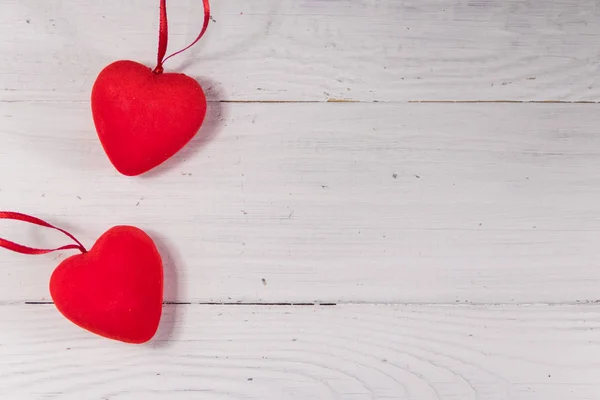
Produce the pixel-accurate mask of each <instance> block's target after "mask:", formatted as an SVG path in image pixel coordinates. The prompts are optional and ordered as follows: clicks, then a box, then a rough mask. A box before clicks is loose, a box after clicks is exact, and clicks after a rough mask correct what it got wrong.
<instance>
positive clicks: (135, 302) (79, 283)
mask: <svg viewBox="0 0 600 400" xmlns="http://www.w3.org/2000/svg"><path fill="white" fill-rule="evenodd" d="M50 294H51V296H52V299H53V300H54V304H55V305H56V307H57V308H58V310H59V311H60V312H61V313H62V314H63V315H64V316H65V317H66V318H67V319H69V320H70V321H72V322H73V323H75V324H76V325H78V326H80V327H82V328H84V329H87V330H89V331H91V332H93V333H96V334H98V335H101V336H104V337H107V338H110V339H116V340H120V341H123V342H127V343H144V342H146V341H148V340H150V339H151V338H152V337H153V336H154V334H155V333H156V330H157V328H158V324H159V321H160V316H161V312H162V301H163V268H162V260H161V258H160V254H159V253H158V250H157V248H156V246H155V244H154V242H153V241H152V239H151V238H150V236H148V235H147V234H146V233H144V231H142V230H140V229H138V228H135V227H132V226H116V227H113V228H111V229H109V230H108V231H106V232H105V233H104V234H103V235H102V236H100V238H99V239H98V240H97V241H96V243H95V244H94V246H93V247H92V248H91V250H90V251H89V252H87V253H84V254H78V255H75V256H71V257H69V258H67V259H66V260H64V261H63V262H62V263H60V265H59V266H58V267H57V268H56V269H55V270H54V272H53V274H52V277H51V278H50Z"/></svg>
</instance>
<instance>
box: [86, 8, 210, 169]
mask: <svg viewBox="0 0 600 400" xmlns="http://www.w3.org/2000/svg"><path fill="white" fill-rule="evenodd" d="M203 1H204V25H203V27H202V30H201V32H200V35H199V36H198V37H197V38H196V40H195V41H194V42H193V43H192V44H190V45H189V46H187V47H186V48H184V49H183V50H180V51H178V52H176V53H173V54H171V55H170V56H168V57H166V58H165V54H166V50H167V43H168V24H167V11H166V0H161V2H160V32H159V45H158V57H157V66H156V67H155V68H154V69H153V70H152V69H151V68H149V67H147V66H144V65H142V64H140V63H137V62H134V61H129V60H122V61H116V62H114V63H112V64H110V65H108V66H107V67H105V68H104V69H103V70H102V71H101V72H100V74H99V75H98V77H97V78H96V82H95V83H94V85H93V87H92V95H91V107H92V116H93V120H94V125H95V127H96V132H97V134H98V138H99V139H100V143H101V144H102V147H103V148H104V151H105V153H106V155H107V156H108V158H109V160H110V161H111V163H112V164H113V166H114V167H115V168H116V169H117V171H119V172H120V173H122V174H123V175H127V176H134V175H140V174H143V173H144V172H147V171H149V170H151V169H153V168H155V167H157V166H158V165H160V164H162V163H163V162H165V161H166V160H167V159H169V158H171V157H172V156H173V155H175V154H176V153H177V152H178V151H179V150H181V149H182V148H183V147H184V146H185V145H186V144H187V143H188V142H189V141H190V140H191V139H192V138H193V137H194V136H195V135H196V133H197V132H198V130H199V129H200V127H201V125H202V122H203V121H204V118H205V116H206V108H207V107H206V96H205V94H204V91H203V90H202V87H201V86H200V84H199V83H198V82H197V81H196V80H194V79H192V78H190V77H189V76H187V75H184V74H181V73H164V70H163V64H164V62H165V61H167V60H168V59H169V58H171V57H173V56H174V55H177V54H179V53H181V52H183V51H185V50H187V49H189V48H190V47H192V46H193V45H194V44H196V43H197V42H198V41H199V40H200V38H201V37H202V36H203V35H204V33H205V32H206V29H207V28H208V22H209V19H210V8H209V3H208V0H203Z"/></svg>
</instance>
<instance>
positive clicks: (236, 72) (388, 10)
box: [0, 0, 600, 101]
mask: <svg viewBox="0 0 600 400" xmlns="http://www.w3.org/2000/svg"><path fill="white" fill-rule="evenodd" d="M201 3H202V2H201V1H199V0H186V1H177V2H171V3H170V4H169V7H170V8H169V13H170V14H169V15H170V18H171V26H170V28H171V33H172V37H171V49H172V50H175V49H179V48H182V47H184V46H185V45H186V44H187V43H189V42H191V41H192V39H193V38H194V37H195V36H196V35H197V33H198V30H199V28H200V21H201V15H202V13H201ZM212 7H213V12H212V14H213V19H214V21H215V22H214V23H212V25H211V26H210V29H209V31H208V34H207V36H206V38H205V39H203V41H202V43H201V44H200V45H198V46H197V47H195V48H194V49H193V50H192V51H190V52H188V53H186V54H184V55H182V56H180V57H178V58H176V59H173V60H172V61H169V63H168V64H167V68H173V69H176V70H177V71H183V72H185V73H187V74H189V75H192V76H196V77H202V79H203V83H204V84H205V88H206V89H207V90H208V91H209V96H210V97H211V98H216V99H220V100H284V101H290V100H294V101H298V100H302V101H305V100H310V101H325V100H327V99H350V100H355V101H374V100H378V101H406V100H524V101H529V100H541V101H544V100H564V101H599V100H600V73H599V72H600V70H599V66H600V61H599V60H600V58H599V57H598V56H599V53H598V48H599V45H600V24H598V20H599V18H600V9H599V8H598V3H597V1H596V0H581V1H565V0H550V1H521V0H510V1H492V0H481V1H470V0H469V1H468V0H451V1H439V0H424V1H395V0H385V1H383V0H382V1H374V0H360V1H355V0H343V1H329V0H299V1H289V0H255V1H247V0H220V1H214V2H213V4H212ZM157 24H158V7H154V6H152V5H150V4H149V3H148V2H147V1H143V0H135V1H127V2H122V1H120V0H106V1H96V0H68V1H67V0H45V1H39V0H3V1H2V4H1V5H0V52H1V53H2V55H3V62H2V63H0V101H7V100H8V101H30V100H62V101H74V100H77V101H87V100H88V99H89V93H90V89H91V86H92V84H93V82H94V80H95V78H96V76H97V74H98V72H99V71H100V70H101V69H102V68H103V67H104V66H106V65H107V64H108V63H110V62H112V61H116V60H118V59H124V58H125V59H133V60H136V61H139V62H144V63H147V64H148V65H151V64H152V63H154V62H155V61H154V60H155V54H156V40H157V39H156V37H157Z"/></svg>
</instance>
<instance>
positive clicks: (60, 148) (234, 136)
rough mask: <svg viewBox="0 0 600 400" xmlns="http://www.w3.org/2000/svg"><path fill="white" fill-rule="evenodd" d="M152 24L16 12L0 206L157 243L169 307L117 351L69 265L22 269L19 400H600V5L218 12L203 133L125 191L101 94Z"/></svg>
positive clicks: (294, 7)
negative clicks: (68, 278)
mask: <svg viewBox="0 0 600 400" xmlns="http://www.w3.org/2000/svg"><path fill="white" fill-rule="evenodd" d="M150 3H152V4H150ZM154 3H156V5H155V4H154ZM157 8H158V1H154V2H148V1H146V0H131V1H128V2H122V1H120V0H105V1H97V0H45V1H39V0H0V54H2V62H0V209H5V210H15V211H20V212H25V213H29V214H32V215H36V216H39V217H41V218H44V219H47V220H49V221H51V222H52V223H55V224H57V225H60V226H62V227H65V228H67V229H69V230H70V231H72V232H73V233H74V234H75V235H76V236H78V237H79V238H80V239H81V240H82V241H84V243H86V244H87V245H91V244H92V243H93V242H94V240H95V239H96V238H97V237H98V236H99V235H100V234H101V233H103V232H104V231H105V230H106V229H108V228H109V227H110V226H113V225H116V224H125V223H126V224H134V225H137V226H139V227H141V228H143V229H145V230H146V231H148V232H149V233H150V234H151V235H152V236H153V238H154V239H155V240H156V241H157V243H158V245H159V248H160V251H161V254H162V255H163V258H164V259H165V264H166V265H165V267H166V300H167V301H168V303H169V304H165V307H164V317H163V321H162V324H161V327H160V330H159V333H158V335H157V337H156V338H155V339H154V340H153V341H152V342H150V343H148V344H146V345H141V346H132V345H125V344H121V343H118V342H112V341H108V340H106V339H102V338H99V337H96V336H93V335H91V334H88V333H87V332H85V331H82V330H80V329H79V328H77V327H75V326H73V325H72V324H70V323H69V322H68V321H66V320H65V319H64V318H62V317H61V316H60V314H59V313H58V312H57V311H56V309H55V308H54V306H53V305H52V304H46V303H48V302H49V294H48V279H49V276H50V274H51V272H52V270H53V268H54V267H55V266H56V265H57V263H58V262H59V261H60V260H61V259H62V258H64V257H66V256H67V255H68V254H69V253H68V252H65V253H57V254H52V255H47V256H39V257H31V256H22V255H17V254H12V253H10V252H7V251H1V252H0V397H1V398H2V399H18V400H20V399H36V400H37V399H40V400H42V399H77V400H79V399H105V400H122V399H133V400H139V399H144V400H146V399H149V400H152V399H160V400H163V399H165V400H166V399H173V400H180V399H274V400H286V399H302V400H304V399H417V400H429V399H444V400H451V399H461V400H462V399H485V400H499V399H518V400H521V399H539V400H547V399H560V400H563V399H588V400H589V399H599V398H600V301H599V300H598V299H600V134H599V132H598V131H599V128H600V112H599V111H600V107H599V105H598V102H599V101H600V3H599V2H598V1H596V0H548V1H523V0H509V1H493V0H477V1H475V0H419V1H416V0H415V1H411V0H406V1H399V0H398V1H397V0H337V1H332V0H253V1H247V0H213V4H212V8H213V12H212V15H213V19H214V22H213V23H212V24H211V26H210V28H209V30H208V33H207V35H206V37H205V38H204V39H203V40H202V42H201V43H200V44H199V45H198V46H196V47H194V48H193V50H191V51H189V52H187V53H184V54H183V55H181V56H179V57H176V58H174V59H172V60H170V61H169V62H168V64H167V65H166V66H167V68H168V69H171V70H173V69H175V70H178V71H182V72H185V73H187V74H189V75H191V76H194V77H196V78H198V79H199V80H200V82H201V83H202V84H203V86H204V87H205V89H206V91H207V94H208V97H209V99H210V101H211V102H210V105H209V115H208V120H207V122H206V123H205V125H204V126H203V128H202V129H201V132H200V134H199V135H198V138H197V139H196V140H194V141H193V142H192V143H191V144H190V146H188V147H187V148H186V149H185V150H184V151H182V152H181V153H180V154H178V155H177V157H175V158H174V159H173V160H171V161H169V162H168V163H167V164H166V165H165V166H163V167H160V168H159V169H158V170H156V171H154V172H152V173H150V174H148V175H147V176H143V177H137V178H128V177H124V176H120V175H118V174H117V173H116V172H115V171H114V169H113V168H112V167H111V165H110V164H109V163H108V161H107V159H106V156H105V155H104V153H103V152H102V149H101V147H100V145H99V143H98V141H97V138H96V135H95V132H94V127H93V123H92V119H91V113H90V105H89V94H90V90H91V86H92V84H93V82H94V80H95V78H96V75H97V74H98V72H99V71H100V70H101V69H102V68H103V67H104V66H105V65H107V64H108V63H110V62H112V61H115V60H118V59H132V60H136V61H140V62H144V63H147V64H148V65H149V66H151V65H152V62H153V61H154V58H155V52H156V32H157V20H158V9H157ZM201 14H202V12H201V1H199V0H171V1H170V2H169V16H170V22H171V23H170V28H171V33H172V36H171V49H173V50H174V49H178V48H180V47H183V46H184V45H185V44H187V43H188V42H189V41H190V40H191V39H193V37H194V36H195V35H196V34H197V31H198V29H199V25H200V20H201ZM0 236H2V237H10V238H12V239H15V240H20V241H21V242H25V243H27V244H30V245H35V246H50V245H59V244H63V241H64V240H63V239H62V237H61V236H60V235H57V234H54V233H52V232H49V231H47V230H43V229H39V228H32V227H29V226H23V225H22V224H16V223H10V222H6V221H2V222H1V223H0ZM40 303H42V304H40Z"/></svg>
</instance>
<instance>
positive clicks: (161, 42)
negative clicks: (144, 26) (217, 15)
mask: <svg viewBox="0 0 600 400" xmlns="http://www.w3.org/2000/svg"><path fill="white" fill-rule="evenodd" d="M202 1H203V3H204V24H203V25H202V30H201V31H200V34H199V35H198V37H197V38H196V40H194V41H193V42H192V44H190V45H189V46H187V47H185V48H183V49H181V50H179V51H176V52H175V53H173V54H171V55H170V56H168V57H167V58H165V54H167V44H168V43H169V24H168V20H167V0H160V27H159V33H158V55H157V58H156V68H154V70H153V72H154V73H155V74H162V73H163V64H164V63H165V61H167V60H168V59H169V58H171V57H173V56H176V55H177V54H180V53H183V52H184V51H186V50H187V49H189V48H190V47H192V46H193V45H195V44H196V43H198V41H199V40H200V39H201V38H202V36H204V33H205V32H206V29H207V28H208V22H209V21H210V4H209V3H208V1H209V0H202Z"/></svg>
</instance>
